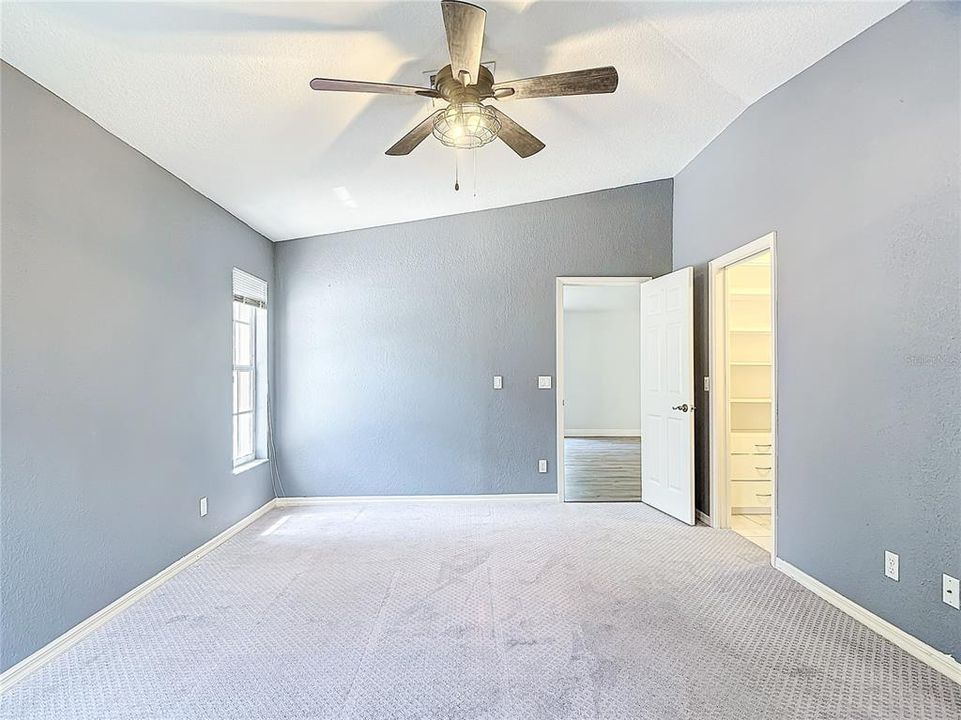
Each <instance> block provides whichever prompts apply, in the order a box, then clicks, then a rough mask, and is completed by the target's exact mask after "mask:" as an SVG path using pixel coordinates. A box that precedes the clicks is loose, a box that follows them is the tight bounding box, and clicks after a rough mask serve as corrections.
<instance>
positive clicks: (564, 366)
mask: <svg viewBox="0 0 961 720" xmlns="http://www.w3.org/2000/svg"><path fill="white" fill-rule="evenodd" d="M647 280H649V278H640V277H618V278H606V277H596V278H558V279H557V397H558V402H557V477H558V491H559V495H560V498H561V500H563V501H565V502H640V500H641V452H642V448H641V429H640V428H641V357H642V356H641V337H640V333H641V323H640V320H641V317H640V311H641V294H640V286H641V283H643V282H645V281H647Z"/></svg>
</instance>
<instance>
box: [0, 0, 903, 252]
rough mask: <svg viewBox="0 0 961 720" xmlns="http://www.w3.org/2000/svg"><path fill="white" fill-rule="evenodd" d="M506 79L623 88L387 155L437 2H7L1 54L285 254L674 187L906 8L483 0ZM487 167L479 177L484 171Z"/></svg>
mask: <svg viewBox="0 0 961 720" xmlns="http://www.w3.org/2000/svg"><path fill="white" fill-rule="evenodd" d="M480 4H482V5H484V7H485V8H486V9H487V11H488V15H487V33H486V44H485V51H484V56H483V59H484V60H485V61H493V62H494V63H496V66H495V78H496V79H497V80H498V81H502V80H508V79H513V78H518V77H528V76H531V75H538V74H542V73H553V72H561V71H566V70H576V69H581V68H589V67H595V66H600V65H614V66H616V67H617V69H618V72H619V75H620V86H619V87H618V90H617V92H616V93H614V94H612V95H596V96H585V97H567V98H552V99H537V100H533V99H531V100H514V101H503V102H501V103H500V104H499V107H500V108H501V109H502V110H503V111H505V112H507V113H508V114H510V115H511V116H512V117H513V118H514V119H515V120H516V121H518V122H520V123H521V124H522V125H524V126H525V127H526V128H527V129H528V130H530V131H531V132H532V133H533V134H535V135H536V136H538V137H539V138H540V139H541V140H543V141H544V142H545V143H546V145H547V147H546V148H545V149H544V150H543V151H541V152H540V153H538V154H537V155H534V156H533V157H531V158H528V159H523V160H522V159H520V158H518V157H517V156H516V155H515V154H514V153H513V152H511V151H510V150H509V149H508V148H507V147H506V146H504V145H503V144H502V143H500V142H495V143H492V144H491V145H488V146H486V147H484V148H481V149H480V150H477V151H473V152H471V151H462V152H459V153H456V155H458V156H459V172H460V179H461V189H460V191H459V192H455V191H454V189H453V184H454V182H453V181H454V171H455V168H454V155H455V153H454V152H453V151H452V150H449V149H447V148H444V147H443V146H441V145H440V144H439V143H438V142H436V141H435V140H434V139H433V138H428V140H427V141H425V142H424V143H423V144H422V145H421V146H420V147H418V148H417V149H416V150H415V151H414V152H413V153H412V154H411V155H409V156H407V157H399V158H398V157H388V156H386V155H384V151H385V150H386V149H387V148H388V147H389V146H390V145H392V144H393V143H394V142H395V141H396V140H397V139H398V138H400V137H401V136H402V135H403V134H404V133H406V132H407V131H408V130H409V129H410V128H411V127H413V126H414V125H415V124H416V123H418V122H419V121H420V120H422V119H423V118H424V117H426V116H427V114H428V113H429V112H430V111H431V110H432V105H431V102H432V101H430V100H428V99H424V98H419V97H398V96H372V95H357V94H347V93H344V94H335V93H319V92H314V91H312V90H310V88H309V87H308V82H309V81H310V79H311V78H313V77H317V76H322V77H333V78H346V79H354V80H370V81H379V82H394V83H403V84H410V85H426V84H427V83H428V76H429V74H430V72H431V71H434V70H437V69H438V68H440V67H441V66H443V65H445V64H447V62H448V57H447V46H446V43H445V39H444V25H443V20H442V18H441V12H440V4H439V3H438V2H403V3H402V2H390V3H289V4H280V3H234V4H227V3H223V4H221V3H216V4H214V3H197V4H194V3H103V4H99V3H43V4H38V3H10V2H4V3H3V8H2V12H3V17H2V20H3V25H2V44H0V55H2V57H3V59H4V60H6V61H7V62H9V63H10V64H12V65H13V66H15V67H17V68H19V69H20V70H22V71H23V72H24V73H26V74H27V75H29V76H30V77H32V78H33V79H35V80H36V81H37V82H39V83H40V84H42V85H44V86H45V87H47V88H49V89H50V90H52V91H53V92H54V93H56V94H57V95H59V96H60V97H62V98H63V99H64V100H66V101H67V102H68V103H70V104H71V105H73V106H75V107H76V108H77V109H79V110H80V111H81V112H83V113H85V114H87V115H88V116H90V117H91V118H92V119H94V120H95V121H96V122H98V123H99V124H100V125H102V126H103V127H104V128H106V129H107V130H109V131H110V132H111V133H113V134H115V135H117V136H118V137H119V138H121V139H123V140H124V141H126V142H127V143H129V144H130V145H132V146H133V147H135V148H137V149H138V150H140V151H141V152H143V153H144V154H145V155H147V156H148V157H150V158H151V159H153V160H154V161H156V162H157V163H158V164H160V165H161V166H163V167H164V168H166V169H167V170H169V171H170V172H172V173H173V174H174V175H176V176H178V177H179V178H181V179H183V180H184V181H185V182H187V183H188V184H190V185H191V186H192V187H194V188H196V189H197V190H199V191H200V192H201V193H203V194H204V195H206V196H207V197H209V198H211V199H212V200H214V201H215V202H217V203H219V204H220V205H221V206H223V207H224V208H226V209H227V210H229V211H230V212H231V213H233V214H234V215H236V216H237V217H239V218H240V219H241V220H244V221H245V222H246V223H248V224H249V225H250V226H251V227H253V228H254V229H256V230H258V231H259V232H261V233H263V234H264V235H265V236H267V237H268V238H270V239H272V240H285V239H290V238H295V237H303V236H308V235H316V234H324V233H331V232H337V231H340V230H346V229H352V228H360V227H369V226H374V225H384V224H388V223H395V222H402V221H406V220H415V219H420V218H426V217H435V216H440V215H449V214H453V213H459V212H467V211H471V210H479V209H484V208H491V207H500V206H504V205H512V204H516V203H523V202H530V201H534V200H542V199H547V198H553V197H560V196H564V195H571V194H575V193H580V192H586V191H590V190H598V189H602V188H609V187H617V186H621V185H627V184H631V183H636V182H644V181H647V180H654V179H659V178H665V177H672V176H673V175H675V174H676V173H677V172H678V171H679V170H680V169H681V168H683V167H684V165H686V164H687V163H688V162H689V161H690V160H691V159H692V158H693V157H694V156H695V155H696V154H697V153H698V152H699V151H700V150H701V149H702V148H703V147H704V146H705V145H706V144H707V143H708V142H710V141H711V139H713V138H714V137H715V136H717V134H718V133H719V132H721V131H722V130H723V129H724V128H725V127H726V126H727V125H728V124H729V123H730V122H731V121H732V120H733V119H734V118H736V117H737V115H738V114H739V113H740V112H741V111H742V110H744V108H746V107H747V106H748V105H750V104H751V103H753V102H754V101H755V100H757V99H758V98H760V97H761V96H763V95H764V94H766V93H767V92H769V91H771V90H773V89H774V88H776V87H777V86H778V85H780V84H782V83H783V82H785V81H786V80H788V79H790V78H791V77H793V76H794V75H796V74H797V73H799V72H801V71H802V70H804V69H805V68H807V67H809V66H810V65H812V64H813V63H815V62H816V61H817V60H819V59H820V58H822V57H824V56H825V55H826V54H828V53H829V52H831V51H832V50H833V49H835V48H836V47H838V46H839V45H841V44H843V43H844V42H846V41H847V40H849V39H850V38H852V37H853V36H855V35H857V34H858V33H859V32H861V31H862V30H864V29H865V28H867V27H869V26H870V25H872V24H874V23H875V22H877V21H878V20H880V19H881V18H883V17H885V16H886V15H888V14H889V13H891V12H893V11H894V10H895V9H896V8H897V7H899V6H900V5H902V4H903V3H902V2H900V1H896V2H851V3H843V2H842V3H839V2H797V3H790V2H777V3H773V2H761V3H722V2H703V3H695V2H678V3H674V2H591V3H587V2H547V1H542V2H496V3H495V2H483V0H481V2H480ZM475 167H476V169H475Z"/></svg>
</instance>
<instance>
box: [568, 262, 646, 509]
mask: <svg viewBox="0 0 961 720" xmlns="http://www.w3.org/2000/svg"><path fill="white" fill-rule="evenodd" d="M650 279H651V278H649V277H559V278H557V285H556V290H555V297H554V333H555V352H556V360H555V370H554V372H555V373H556V374H557V378H556V380H557V382H556V388H555V394H554V402H555V405H556V407H557V461H556V462H557V469H556V473H555V474H556V475H557V497H558V499H559V500H560V501H561V502H566V500H565V497H564V288H565V287H566V286H570V285H580V286H589V287H625V286H630V285H638V286H640V284H641V283H644V282H647V281H648V280H650ZM637 402H638V404H640V402H641V398H640V396H638V398H637Z"/></svg>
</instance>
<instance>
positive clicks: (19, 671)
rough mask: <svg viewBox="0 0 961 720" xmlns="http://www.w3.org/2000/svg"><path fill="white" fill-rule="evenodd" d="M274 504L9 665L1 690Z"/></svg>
mask: <svg viewBox="0 0 961 720" xmlns="http://www.w3.org/2000/svg"><path fill="white" fill-rule="evenodd" d="M275 504H276V501H275V500H269V501H267V502H266V503H265V504H264V505H263V506H261V507H260V508H258V509H256V510H254V511H253V512H252V513H250V515H248V516H247V517H245V518H243V519H242V520H240V521H239V522H237V523H235V524H233V525H231V526H230V527H229V528H227V529H226V530H224V531H223V532H222V533H220V534H219V535H217V536H216V537H214V538H212V539H211V540H208V541H207V542H205V543H204V544H203V545H201V546H200V547H199V548H197V549H196V550H193V551H191V552H189V553H188V554H186V555H184V556H183V557H182V558H180V559H179V560H177V562H175V563H173V564H172V565H169V566H168V567H166V568H164V569H163V570H161V571H160V572H159V573H157V574H156V575H154V576H153V577H152V578H150V579H148V580H145V581H144V582H142V583H141V584H140V585H138V586H137V587H135V588H134V589H133V590H131V591H130V592H128V593H127V594H126V595H123V596H122V597H120V598H118V599H116V600H114V601H113V602H112V603H110V604H109V605H107V607H105V608H103V609H102V610H99V611H98V612H96V613H94V614H93V615H91V616H90V617H88V618H87V619H86V620H84V621H82V622H80V623H78V624H77V625H74V626H73V627H72V628H70V629H69V630H67V632H65V633H64V634H63V635H61V636H60V637H58V638H57V639H55V640H52V641H51V642H49V643H47V644H46V645H44V646H43V647H42V648H40V649H39V650H37V651H36V652H35V653H33V654H32V655H29V656H28V657H25V658H24V659H23V660H21V661H20V662H18V663H17V664H16V665H13V666H12V667H10V668H8V669H7V670H6V671H5V672H4V673H3V674H2V675H0V693H3V692H6V691H7V690H9V689H10V688H11V687H13V686H14V685H16V684H17V683H18V682H20V681H21V680H23V679H24V678H25V677H27V676H28V675H29V674H30V673H32V672H34V671H36V670H39V669H40V668H41V667H43V666H44V665H46V664H47V663H48V662H50V661H51V660H53V659H54V658H55V657H57V656H58V655H60V654H61V653H64V652H66V651H67V650H69V649H70V648H71V647H73V646H74V645H76V644H77V643H78V642H80V641H81V640H83V639H84V638H85V637H87V635H89V634H90V633H92V632H93V631H94V630H96V629H97V628H98V627H100V626H101V625H103V624H104V623H105V622H107V621H108V620H110V619H111V618H112V617H114V616H115V615H117V614H118V613H121V612H123V611H124V610H126V609H127V608H128V607H130V606H131V605H133V604H134V603H135V602H137V601H138V600H142V599H143V598H144V597H145V596H146V595H147V594H149V593H150V592H151V591H152V590H155V589H156V588H158V587H160V586H161V585H163V584H164V583H165V582H167V581H168V580H170V578H172V577H173V576H174V575H176V574H177V573H179V572H180V571H181V570H184V569H185V568H187V567H189V566H190V565H192V564H193V563H195V562H197V560H199V559H200V558H202V557H203V556H204V555H206V554H207V553H209V552H210V551H211V550H213V549H214V548H216V547H217V546H218V545H222V544H223V543H224V542H226V541H227V540H229V539H230V538H231V537H233V536H234V535H236V534H237V533H238V532H240V531H241V530H243V529H244V528H245V527H247V526H248V525H250V523H252V522H253V521H254V520H256V519H257V518H259V517H260V516H261V515H263V514H264V513H266V512H268V511H270V510H272V509H273V508H274V506H275Z"/></svg>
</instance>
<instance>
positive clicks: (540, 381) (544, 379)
mask: <svg viewBox="0 0 961 720" xmlns="http://www.w3.org/2000/svg"><path fill="white" fill-rule="evenodd" d="M537 389H538V390H550V389H551V376H550V375H538V376H537Z"/></svg>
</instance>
